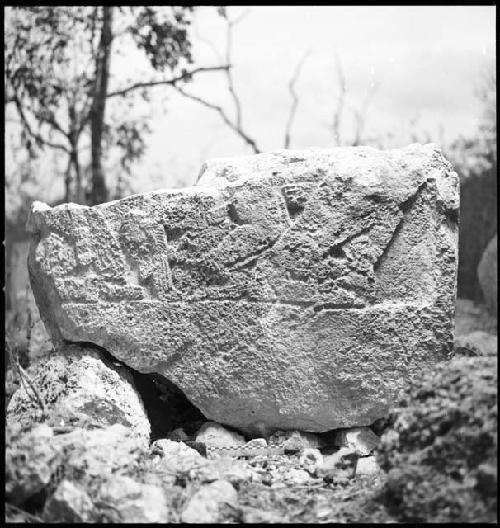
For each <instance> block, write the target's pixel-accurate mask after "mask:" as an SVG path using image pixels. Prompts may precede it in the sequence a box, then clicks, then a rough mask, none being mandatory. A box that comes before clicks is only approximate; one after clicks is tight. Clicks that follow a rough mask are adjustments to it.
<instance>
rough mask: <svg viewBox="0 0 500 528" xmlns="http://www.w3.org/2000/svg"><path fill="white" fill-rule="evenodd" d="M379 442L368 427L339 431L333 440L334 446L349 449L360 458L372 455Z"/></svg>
mask: <svg viewBox="0 0 500 528" xmlns="http://www.w3.org/2000/svg"><path fill="white" fill-rule="evenodd" d="M379 442H380V439H379V437H378V436H377V435H376V434H375V433H374V432H373V431H372V430H371V429H370V428H369V427H353V428H350V429H339V430H338V431H337V432H336V434H335V438H334V444H335V445H336V446H338V447H341V448H342V447H347V448H350V449H352V450H354V451H355V452H356V453H357V454H358V455H360V456H366V455H369V454H370V453H372V451H373V450H374V449H375V447H377V445H378V444H379Z"/></svg>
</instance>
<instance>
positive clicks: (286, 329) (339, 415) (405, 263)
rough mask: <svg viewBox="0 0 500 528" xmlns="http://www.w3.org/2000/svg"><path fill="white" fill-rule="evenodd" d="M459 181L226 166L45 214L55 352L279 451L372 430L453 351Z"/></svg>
mask: <svg viewBox="0 0 500 528" xmlns="http://www.w3.org/2000/svg"><path fill="white" fill-rule="evenodd" d="M458 207H459V203H458V178H457V176H456V174H455V173H454V172H453V169H452V167H451V165H450V164H449V163H448V162H447V161H446V160H445V159H444V158H443V156H442V154H441V152H440V151H439V149H437V147H435V146H434V145H410V146H409V147H407V148H405V149H399V150H390V151H380V150H376V149H373V148H369V147H349V148H338V149H328V150H324V149H308V150H302V151H293V150H286V151H278V152H274V153H269V154H260V155H254V156H246V157H237V158H227V159H215V160H212V161H209V162H207V163H206V164H204V166H203V167H202V171H201V174H200V177H199V180H198V183H197V185H196V186H194V187H190V188H186V189H182V190H162V191H156V192H152V193H148V194H142V195H135V196H131V197H128V198H125V199H123V200H120V201H114V202H109V203H106V204H102V205H99V206H95V207H85V206H80V205H75V204H65V205H61V206H57V207H54V208H50V207H48V206H47V205H45V204H42V203H40V202H36V203H35V204H34V205H33V207H32V212H31V216H30V220H29V222H28V229H29V230H30V231H31V233H32V241H31V248H30V253H29V258H28V265H29V271H30V277H31V282H32V287H33V291H34V294H35V298H36V301H37V304H38V306H39V309H40V312H41V315H42V318H43V320H44V322H45V325H46V326H47V328H48V329H49V330H50V333H51V335H52V338H53V339H54V341H56V342H57V341H71V342H91V343H95V344H97V345H99V346H101V347H104V348H105V349H107V350H108V351H109V352H110V353H111V354H112V355H114V356H115V357H116V358H118V359H119V360H121V361H123V362H124V363H126V364H127V365H129V366H130V367H133V368H134V369H137V370H139V371H141V372H158V373H160V374H162V375H164V376H166V377H167V378H168V379H170V380H171V381H173V382H174V383H175V384H177V385H178V386H179V387H180V388H181V389H182V390H183V391H184V393H185V394H186V396H187V397H188V398H189V399H190V400H191V401H192V402H193V403H194V404H195V405H196V406H197V407H198V408H199V409H200V410H201V411H202V412H203V413H204V415H205V416H206V417H207V418H209V419H211V420H214V421H217V422H220V423H224V424H227V425H230V426H233V427H235V428H238V429H240V430H242V431H246V432H250V433H255V434H259V435H261V436H262V435H264V434H266V433H269V432H270V431H271V432H272V431H273V430H276V429H283V430H287V429H298V430H303V431H326V430H329V429H335V428H343V427H353V426H363V425H369V424H370V423H372V422H373V421H374V420H376V419H377V418H379V417H382V416H384V415H385V414H386V412H387V408H388V406H389V405H390V404H391V403H392V402H393V400H394V399H395V398H396V395H397V393H398V392H399V390H400V389H401V388H402V387H403V386H404V384H405V379H406V377H407V375H408V374H410V373H411V372H413V371H415V370H421V369H423V368H425V367H427V366H430V365H432V364H433V363H434V362H436V361H438V360H441V359H443V358H444V357H446V355H447V354H448V353H449V351H450V349H451V346H452V342H453V335H452V331H453V315H454V300H455V287H456V267H457V235H458V231H457V222H458Z"/></svg>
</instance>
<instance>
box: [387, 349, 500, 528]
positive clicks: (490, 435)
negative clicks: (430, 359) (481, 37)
mask: <svg viewBox="0 0 500 528" xmlns="http://www.w3.org/2000/svg"><path fill="white" fill-rule="evenodd" d="M389 424H390V427H389V428H388V429H387V430H386V432H385V433H384V435H383V436H382V441H381V445H380V447H379V451H378V453H377V456H378V460H379V463H380V465H381V467H382V469H384V470H385V471H386V472H388V474H387V481H386V483H385V485H384V487H383V489H382V492H381V499H382V502H383V504H384V505H385V507H386V508H387V510H388V512H389V513H390V514H391V515H393V516H394V517H395V518H396V519H398V520H399V521H402V522H458V521H462V522H478V521H485V522H496V518H497V513H496V510H497V499H496V490H497V476H496V473H497V471H496V467H497V358H496V357H472V358H462V357H460V358H458V357H457V358H455V359H453V360H451V361H450V362H448V363H443V364H440V365H439V366H438V367H437V368H436V370H435V371H434V372H428V373H425V374H424V375H423V376H422V377H421V378H419V379H414V380H413V381H412V383H411V384H410V386H409V388H408V390H407V391H406V393H405V395H404V396H403V398H402V400H401V401H400V402H399V408H397V409H396V410H394V411H393V412H392V413H391V416H390V419H389Z"/></svg>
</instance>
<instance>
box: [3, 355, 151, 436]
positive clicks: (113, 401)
mask: <svg viewBox="0 0 500 528" xmlns="http://www.w3.org/2000/svg"><path fill="white" fill-rule="evenodd" d="M28 374H29V375H31V377H32V380H33V384H34V385H35V387H36V388H37V390H38V392H39V394H40V397H41V398H42V399H43V400H44V402H45V405H46V409H47V413H48V417H47V423H48V424H49V425H52V426H63V427H66V426H75V425H79V424H80V425H81V424H82V423H85V425H86V427H106V426H108V425H113V424H122V425H124V426H126V427H128V428H130V430H131V431H132V432H133V433H135V434H137V435H138V436H139V437H141V438H142V439H143V442H144V445H146V444H147V443H148V442H149V433H150V429H151V428H150V424H149V420H148V416H147V414H146V411H145V409H144V405H143V403H142V400H141V397H140V396H139V394H138V393H137V391H136V389H135V387H134V384H133V380H132V378H131V376H130V374H129V373H128V372H127V371H126V369H124V368H123V367H119V366H114V365H112V364H110V363H109V362H108V363H106V362H104V361H103V359H102V358H101V356H100V354H99V353H98V352H97V351H96V350H94V349H92V348H89V347H84V346H81V347H80V346H66V347H64V348H62V349H60V350H58V351H57V352H55V353H53V354H51V355H50V356H48V357H46V358H42V359H39V360H38V361H34V362H33V363H32V364H31V366H30V368H29V369H28ZM7 419H8V420H10V421H18V422H20V423H23V424H26V425H30V424H32V423H34V422H36V421H39V420H41V410H40V407H39V404H38V402H37V401H36V399H34V398H33V396H32V392H31V390H29V391H28V392H27V391H26V388H25V387H24V385H22V384H21V386H20V388H19V389H18V390H17V391H16V392H15V393H14V394H13V396H12V398H11V400H10V402H9V405H8V408H7Z"/></svg>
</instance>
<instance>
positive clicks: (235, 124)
mask: <svg viewBox="0 0 500 528" xmlns="http://www.w3.org/2000/svg"><path fill="white" fill-rule="evenodd" d="M249 12H250V9H246V10H245V11H244V12H243V13H241V14H240V15H238V16H237V17H236V18H234V19H233V20H230V19H229V18H227V17H225V18H226V20H227V30H226V31H227V32H226V52H225V59H226V62H227V64H228V66H227V67H226V68H225V72H226V79H227V86H228V90H229V93H230V95H231V98H232V100H233V102H234V106H235V109H236V116H235V119H234V121H233V120H231V119H230V118H229V116H228V115H227V113H226V112H225V110H224V109H223V108H222V107H221V106H219V105H217V104H214V103H211V102H209V101H207V100H205V99H203V98H201V97H198V96H196V95H193V94H190V93H188V92H186V91H184V90H183V89H182V88H179V86H177V85H176V83H173V84H172V86H173V87H174V89H175V90H177V91H178V92H179V93H180V94H182V95H183V96H184V97H187V98H188V99H191V100H192V101H196V102H198V103H200V104H202V105H203V106H205V107H206V108H210V109H212V110H215V111H216V112H217V113H218V114H219V115H220V116H221V118H222V120H223V121H224V123H226V125H227V126H228V127H229V128H231V130H233V131H234V132H236V134H238V135H239V136H240V137H241V138H242V139H243V140H244V141H245V143H247V145H249V146H250V147H251V148H252V150H253V151H254V152H255V154H259V153H260V152H261V150H260V149H259V147H258V146H257V143H256V141H255V140H254V139H252V138H251V137H250V136H249V135H248V134H247V133H246V132H245V131H244V130H243V125H242V111H241V102H240V99H239V97H238V95H237V93H236V90H235V88H234V83H233V77H232V75H231V70H230V68H231V66H230V65H231V51H232V30H233V28H234V26H235V25H236V24H238V23H239V22H241V21H242V20H243V18H244V17H245V16H247V15H248V13H249Z"/></svg>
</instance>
